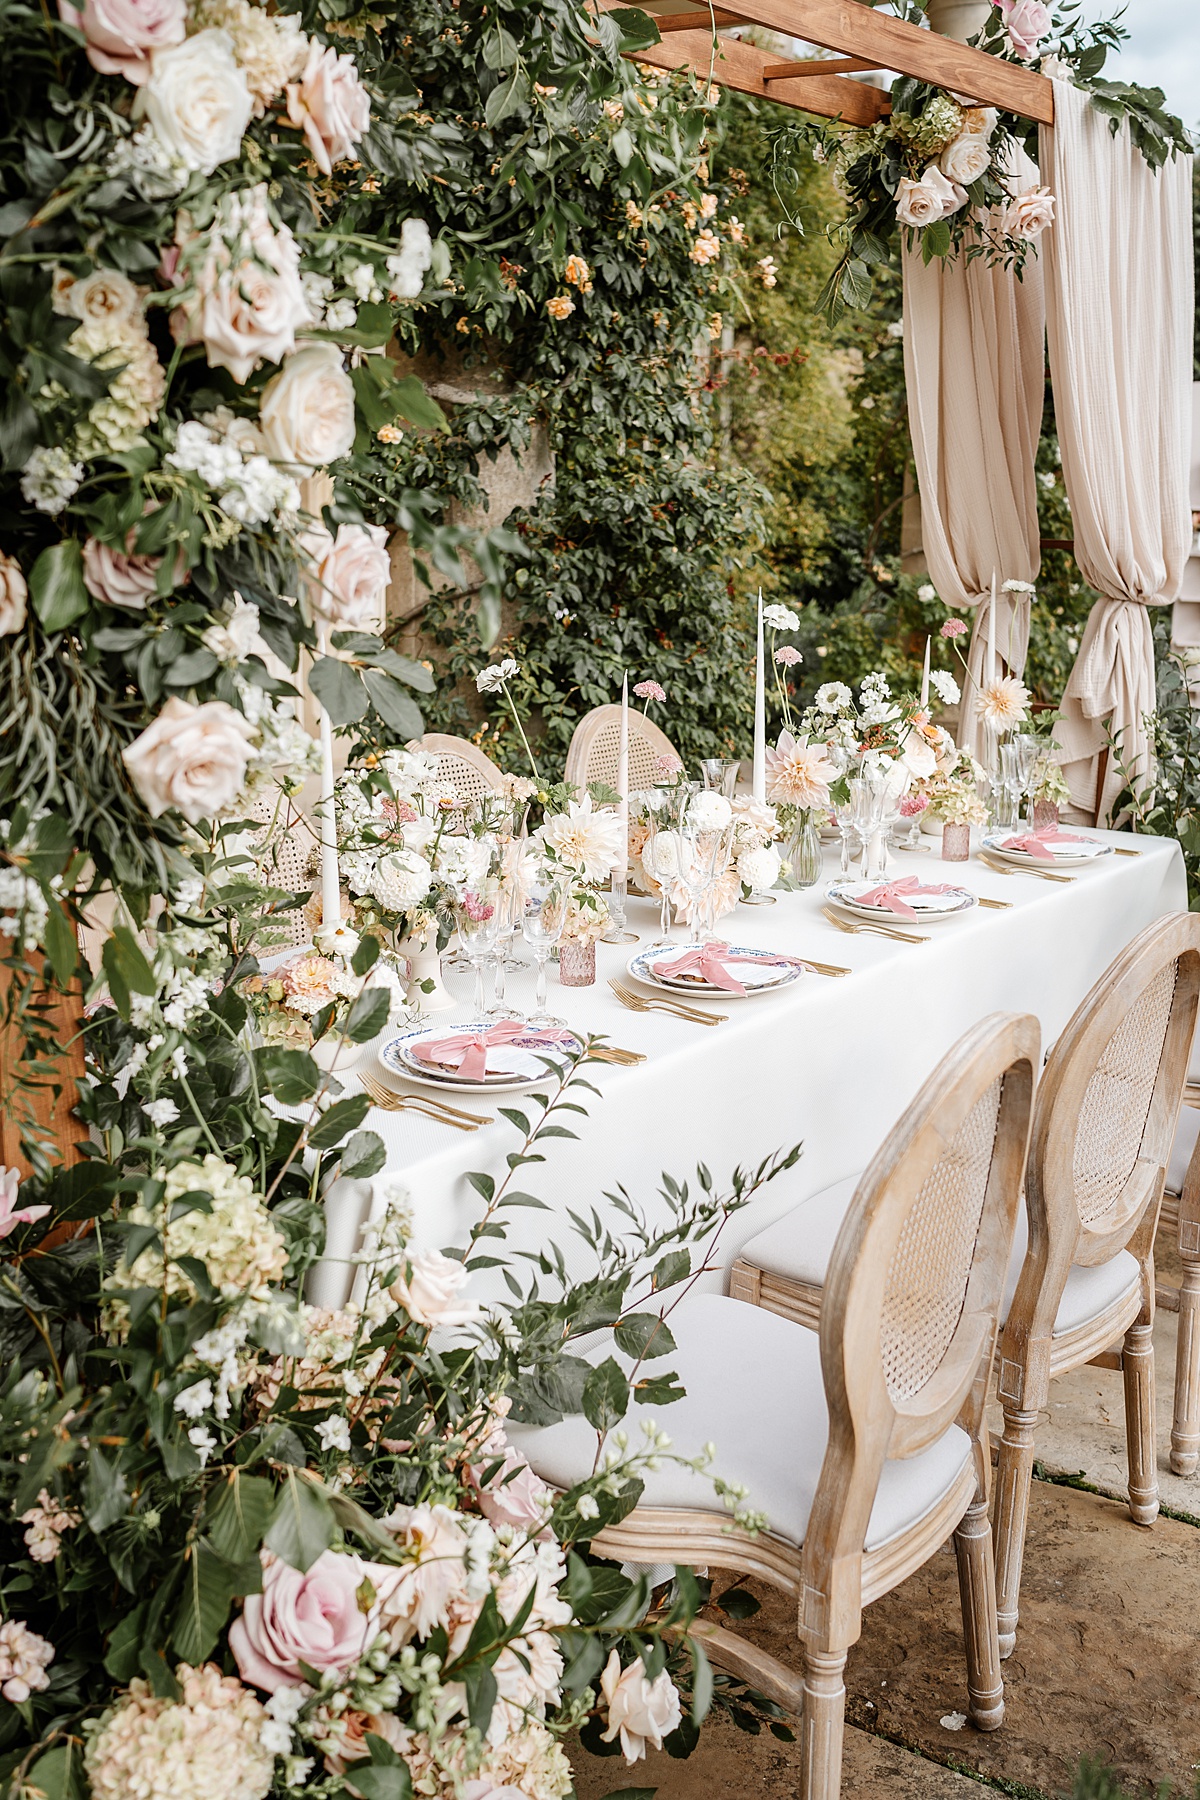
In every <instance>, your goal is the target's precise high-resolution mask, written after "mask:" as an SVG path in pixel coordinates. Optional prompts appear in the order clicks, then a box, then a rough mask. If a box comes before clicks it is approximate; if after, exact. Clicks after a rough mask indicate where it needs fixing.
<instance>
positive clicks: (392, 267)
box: [387, 219, 433, 300]
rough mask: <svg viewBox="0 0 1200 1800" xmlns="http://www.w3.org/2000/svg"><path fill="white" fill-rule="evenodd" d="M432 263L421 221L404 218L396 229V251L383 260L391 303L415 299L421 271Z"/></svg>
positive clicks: (429, 243)
mask: <svg viewBox="0 0 1200 1800" xmlns="http://www.w3.org/2000/svg"><path fill="white" fill-rule="evenodd" d="M432 261H433V240H432V238H431V237H430V235H429V227H428V225H427V224H426V223H425V221H424V219H405V221H404V224H403V225H402V226H401V227H400V249H399V251H398V252H397V254H396V255H395V256H389V257H388V259H387V272H388V275H389V276H390V277H391V283H390V294H391V298H392V299H393V300H415V299H416V298H417V295H418V294H419V293H420V292H421V289H422V288H423V287H424V285H425V272H426V270H427V269H428V268H429V266H430V264H431V263H432Z"/></svg>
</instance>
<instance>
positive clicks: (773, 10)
mask: <svg viewBox="0 0 1200 1800" xmlns="http://www.w3.org/2000/svg"><path fill="white" fill-rule="evenodd" d="M600 4H601V6H602V7H603V8H604V10H605V11H609V10H611V9H612V4H613V0H600ZM660 4H662V6H663V12H662V14H661V16H660V14H659V12H658V10H657V9H656V7H655V4H654V0H648V3H647V4H646V5H645V6H644V8H643V10H645V11H647V12H649V13H650V14H651V16H652V17H653V18H654V19H655V21H656V23H658V24H659V25H660V26H661V25H662V24H663V23H664V22H666V21H668V20H670V19H672V18H675V19H679V18H680V17H681V16H682V17H686V16H687V15H686V14H683V13H682V12H681V9H680V8H679V6H678V0H660ZM736 11H737V16H738V19H739V21H740V22H741V23H743V24H747V25H764V26H766V27H767V29H768V30H770V31H777V32H781V33H782V34H783V35H784V36H786V37H791V38H798V39H800V41H801V42H802V43H808V44H818V45H820V46H821V48H822V49H825V50H836V51H838V52H839V54H840V55H842V56H845V57H853V58H857V59H862V60H864V61H866V62H867V63H868V64H869V66H870V67H872V68H876V69H894V70H895V71H896V73H897V74H899V75H911V76H914V77H915V78H916V79H917V80H919V81H928V82H932V83H933V84H934V85H935V86H937V87H943V88H949V89H950V90H951V91H952V92H953V93H956V94H964V95H966V96H967V97H968V98H969V99H971V100H974V101H976V102H977V103H978V104H980V105H983V106H996V107H1000V108H1001V109H1002V110H1004V111H1005V112H1013V113H1017V114H1018V115H1019V116H1020V117H1022V118H1026V119H1035V120H1036V121H1037V122H1038V123H1039V124H1042V125H1052V124H1053V123H1054V89H1053V87H1052V85H1051V83H1050V82H1049V80H1048V79H1047V78H1046V76H1044V75H1038V74H1035V72H1034V71H1033V70H1032V69H1026V68H1024V67H1022V66H1021V65H1020V64H1019V63H1011V62H1004V61H1002V60H1001V59H1000V57H998V56H989V55H988V54H987V53H986V51H983V50H974V49H972V48H971V47H970V46H969V45H967V44H960V43H957V42H956V41H955V39H953V38H948V37H942V36H941V35H940V34H939V33H937V32H934V31H926V30H924V29H923V28H922V27H921V26H918V25H910V24H908V23H907V22H906V21H905V20H903V19H897V18H894V17H893V16H892V15H891V14H890V13H882V12H876V11H875V10H874V9H873V8H872V7H870V6H868V5H864V4H863V0H737V7H736ZM729 16H730V15H729V14H728V13H727V12H724V13H722V15H721V17H722V19H726V18H728V17H729ZM703 18H704V25H705V26H707V29H704V28H703V27H702V28H701V31H700V32H697V34H696V35H697V36H699V35H703V37H704V42H705V45H706V54H705V56H704V57H703V58H701V57H700V56H698V55H697V53H696V51H695V47H694V41H693V34H692V33H691V32H690V31H689V30H687V29H678V30H676V29H673V28H672V27H671V26H670V25H668V30H669V32H670V36H671V39H672V43H671V47H670V52H669V53H668V54H667V56H666V57H665V59H664V57H662V56H656V54H655V52H656V51H662V50H663V49H664V46H663V45H655V47H654V49H653V50H649V51H640V52H638V54H637V57H636V59H635V60H637V61H642V62H656V63H657V64H658V66H659V67H662V68H672V67H678V66H680V65H683V66H690V67H692V68H695V69H697V70H698V72H700V73H701V74H702V73H703V69H704V68H707V66H708V63H709V62H710V61H711V59H712V28H711V18H710V16H709V15H708V14H707V13H706V14H704V15H703ZM720 28H721V27H719V29H720ZM726 28H727V27H726ZM685 41H686V42H687V45H688V50H687V54H686V55H685V54H682V53H678V54H676V52H677V51H680V52H681V46H682V44H683V43H684V42H685ZM732 41H734V40H730V39H721V40H720V44H721V46H722V48H723V49H724V50H725V51H726V52H727V51H728V46H729V45H730V43H731V42H732ZM760 55H762V56H763V65H764V66H766V65H767V64H773V65H775V66H778V64H779V60H780V59H779V57H778V55H776V56H774V57H772V58H767V57H766V56H765V54H764V53H762V52H760ZM701 63H703V68H701ZM732 71H733V64H732V62H730V61H727V63H726V66H725V67H724V68H722V69H720V70H714V77H713V78H714V80H717V81H720V82H722V83H724V85H726V86H729V87H739V88H741V91H743V92H751V93H754V92H759V91H762V92H763V93H764V96H765V97H769V98H770V99H772V100H782V101H783V102H784V103H785V105H791V106H797V107H800V108H802V109H803V110H804V111H806V112H816V113H823V114H825V115H826V116H827V117H832V118H836V117H838V116H839V113H838V110H837V109H832V108H831V107H830V105H828V104H821V103H820V102H821V101H822V100H824V99H825V98H826V97H825V96H824V95H822V94H821V93H820V92H819V91H818V89H819V86H820V83H821V82H823V81H831V82H840V83H841V90H845V89H850V88H858V89H861V88H862V86H863V84H862V83H861V82H852V81H847V80H846V79H845V78H844V77H839V76H837V75H827V76H826V75H822V76H816V77H813V78H812V79H808V78H801V79H800V81H799V83H798V87H797V90H796V91H795V92H791V93H785V92H784V88H785V86H786V85H787V80H786V78H783V79H778V80H773V81H772V82H771V84H770V94H769V96H768V95H766V90H765V85H764V86H763V87H762V88H761V89H760V88H759V87H749V88H747V87H745V86H744V84H743V82H742V81H741V80H731V79H729V76H730V73H731V72H732ZM757 80H758V82H759V83H761V82H762V75H761V71H760V72H759V73H758V75H757ZM838 92H839V90H837V89H835V94H836V93H838ZM844 116H845V117H846V118H847V120H848V122H850V123H854V124H858V123H861V122H862V121H861V120H859V119H856V118H854V119H852V118H851V115H850V113H849V112H848V111H847V112H846V113H845V114H844ZM873 117H876V118H877V117H879V113H878V112H876V113H875V114H874V115H873ZM867 122H868V123H869V122H870V121H867Z"/></svg>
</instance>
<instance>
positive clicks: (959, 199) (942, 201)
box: [896, 163, 967, 230]
mask: <svg viewBox="0 0 1200 1800" xmlns="http://www.w3.org/2000/svg"><path fill="white" fill-rule="evenodd" d="M966 204H967V194H966V189H965V188H962V187H960V186H959V185H958V184H957V183H956V182H953V181H947V180H946V177H945V176H944V175H943V174H942V171H941V170H940V169H939V168H938V166H937V164H936V163H930V164H929V167H928V168H927V169H926V170H925V173H924V174H923V175H922V177H921V179H920V181H910V180H909V179H908V177H907V176H906V175H902V176H901V178H900V185H899V187H898V188H897V189H896V217H897V219H898V220H899V221H900V223H901V225H911V226H913V227H914V228H915V229H917V230H920V229H921V228H922V227H923V226H925V225H934V224H936V223H937V221H938V220H939V219H947V218H949V217H950V214H951V213H956V212H957V211H958V210H959V208H960V207H962V206H965V205H966Z"/></svg>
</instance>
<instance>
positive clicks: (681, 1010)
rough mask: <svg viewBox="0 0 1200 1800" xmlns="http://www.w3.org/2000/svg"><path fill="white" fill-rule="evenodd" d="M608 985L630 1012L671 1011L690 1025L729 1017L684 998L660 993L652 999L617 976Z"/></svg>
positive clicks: (717, 1021) (710, 1023)
mask: <svg viewBox="0 0 1200 1800" xmlns="http://www.w3.org/2000/svg"><path fill="white" fill-rule="evenodd" d="M608 985H609V987H610V988H611V989H612V991H613V993H614V994H615V995H616V997H617V999H618V1000H619V1001H620V1002H621V1005H622V1006H627V1007H628V1008H629V1010H630V1012H662V1013H669V1014H670V1015H671V1016H672V1017H673V1018H676V1019H685V1020H686V1021H687V1023H688V1024H689V1025H723V1024H724V1023H725V1021H726V1019H728V1017H729V1014H728V1013H706V1012H698V1011H697V1010H696V1008H695V1007H692V1006H685V1005H684V1003H683V1001H682V1000H668V999H666V998H660V997H659V996H658V995H655V996H654V998H653V999H651V997H650V995H649V994H636V993H634V991H633V989H632V988H627V987H623V986H622V984H621V983H620V982H619V981H618V980H617V979H616V977H615V976H610V978H609V983H608Z"/></svg>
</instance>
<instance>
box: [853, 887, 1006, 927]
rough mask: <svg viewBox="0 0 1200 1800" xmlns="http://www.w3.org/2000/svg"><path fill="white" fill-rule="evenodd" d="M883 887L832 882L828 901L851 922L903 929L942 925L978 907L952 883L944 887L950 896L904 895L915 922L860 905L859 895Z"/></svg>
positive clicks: (971, 896)
mask: <svg viewBox="0 0 1200 1800" xmlns="http://www.w3.org/2000/svg"><path fill="white" fill-rule="evenodd" d="M883 885H884V883H883V882H881V881H853V880H851V879H849V878H847V879H846V880H845V881H831V882H830V883H829V886H828V887H827V888H826V889H825V898H826V899H827V900H828V901H830V902H831V904H832V905H833V906H835V907H836V908H837V909H838V911H839V912H843V913H846V914H848V915H849V916H850V917H851V918H855V919H877V920H882V921H883V923H884V924H892V925H899V926H901V927H903V926H905V925H912V924H914V923H916V922H918V921H919V922H920V924H922V925H940V924H941V923H942V921H943V920H944V919H955V918H957V917H958V916H959V915H960V914H961V913H965V912H970V910H971V908H972V907H973V906H978V905H979V898H978V895H976V894H973V893H972V892H971V891H970V889H969V888H962V887H955V886H954V885H953V884H952V883H950V882H946V883H945V884H944V885H945V886H947V887H949V889H950V892H949V893H948V894H902V895H901V896H900V898H901V899H902V900H903V901H904V904H905V905H906V906H909V907H911V908H912V910H913V912H914V913H915V914H916V920H913V919H910V918H908V917H907V916H906V915H905V914H904V913H898V912H893V911H892V910H891V908H890V907H887V906H860V905H859V903H858V895H859V894H869V893H870V892H871V890H872V888H877V887H882V886H883ZM922 885H924V886H927V887H941V886H942V885H943V883H941V882H935V881H931V882H926V883H923V884H922Z"/></svg>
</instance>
